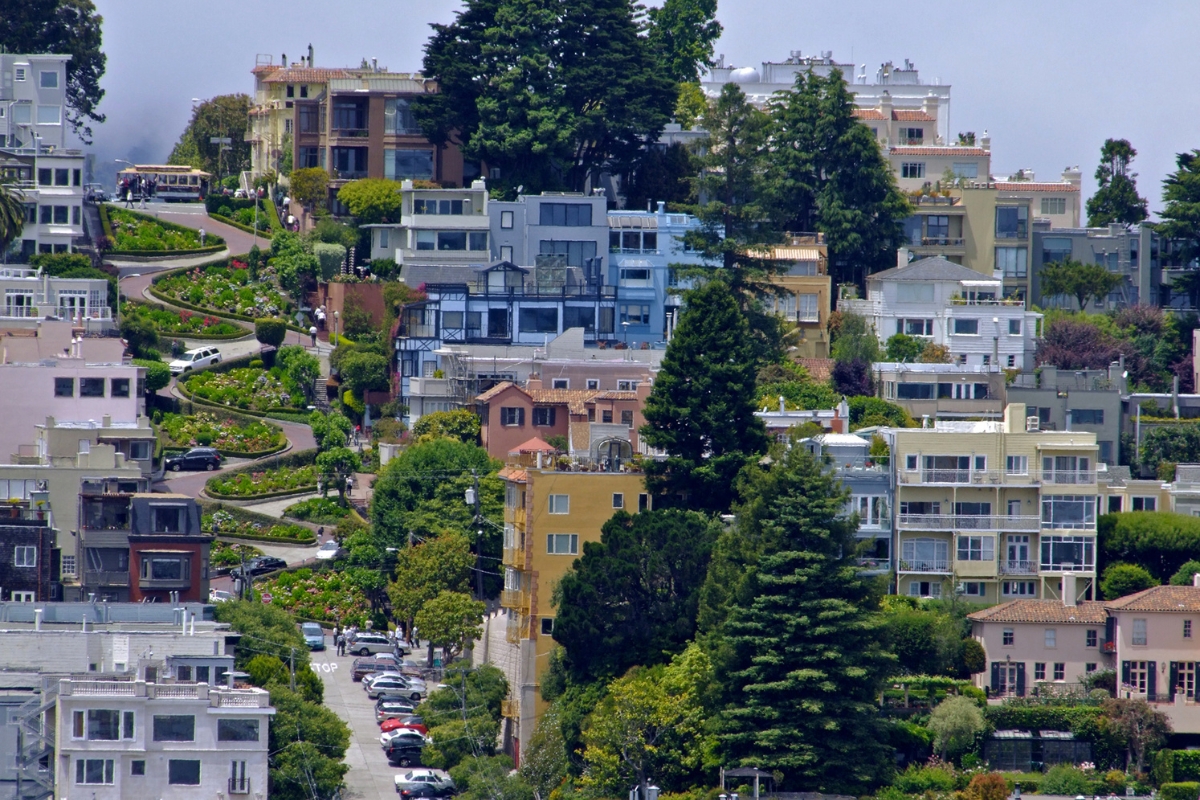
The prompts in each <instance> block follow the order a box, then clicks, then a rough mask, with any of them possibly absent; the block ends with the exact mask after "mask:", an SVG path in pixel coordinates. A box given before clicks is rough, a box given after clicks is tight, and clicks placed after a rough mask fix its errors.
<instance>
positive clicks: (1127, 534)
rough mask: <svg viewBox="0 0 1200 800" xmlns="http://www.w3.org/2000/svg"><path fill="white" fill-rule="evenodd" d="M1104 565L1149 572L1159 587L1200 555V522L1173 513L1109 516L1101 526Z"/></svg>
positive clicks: (1185, 515)
mask: <svg viewBox="0 0 1200 800" xmlns="http://www.w3.org/2000/svg"><path fill="white" fill-rule="evenodd" d="M1097 533H1098V534H1099V536H1098V539H1099V547H1100V558H1099V560H1100V563H1102V564H1113V563H1121V562H1124V563H1129V564H1136V565H1138V566H1140V567H1143V568H1144V569H1146V570H1147V571H1148V572H1149V573H1150V574H1151V575H1153V576H1154V579H1155V583H1159V582H1162V581H1164V580H1167V579H1169V578H1170V577H1171V576H1172V575H1174V574H1175V573H1176V572H1178V571H1179V570H1180V569H1181V568H1182V567H1183V565H1184V564H1186V563H1187V562H1189V561H1191V560H1192V559H1193V558H1194V557H1195V554H1196V553H1200V519H1198V518H1196V517H1191V516H1188V515H1187V514H1175V513H1172V512H1169V511H1133V512H1126V513H1123V514H1105V515H1104V516H1102V517H1100V519H1099V520H1098V523H1097Z"/></svg>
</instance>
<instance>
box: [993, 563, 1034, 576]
mask: <svg viewBox="0 0 1200 800" xmlns="http://www.w3.org/2000/svg"><path fill="white" fill-rule="evenodd" d="M1037 571H1038V570H1037V562H1036V561H1001V562H1000V574H1001V575H1037Z"/></svg>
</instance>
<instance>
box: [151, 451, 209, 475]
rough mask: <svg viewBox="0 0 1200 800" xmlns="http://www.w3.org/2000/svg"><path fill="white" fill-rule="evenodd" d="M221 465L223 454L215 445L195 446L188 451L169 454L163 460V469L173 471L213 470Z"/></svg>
mask: <svg viewBox="0 0 1200 800" xmlns="http://www.w3.org/2000/svg"><path fill="white" fill-rule="evenodd" d="M220 466H221V454H220V453H218V452H217V449H216V448H215V447H193V448H192V449H191V450H188V451H187V452H186V453H181V454H180V455H177V456H169V457H168V458H167V459H166V460H165V461H164V462H163V469H169V470H171V471H172V472H179V471H180V470H185V469H189V470H201V469H205V470H208V471H209V472H212V471H213V470H214V469H219V468H220Z"/></svg>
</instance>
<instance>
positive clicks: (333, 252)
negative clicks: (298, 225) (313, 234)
mask: <svg viewBox="0 0 1200 800" xmlns="http://www.w3.org/2000/svg"><path fill="white" fill-rule="evenodd" d="M312 252H313V255H314V256H316V257H317V262H318V263H319V264H320V265H321V267H320V273H319V274H320V276H321V280H325V281H328V280H329V279H330V278H332V277H333V276H334V275H337V274H338V272H339V271H340V270H341V268H342V264H343V263H345V261H346V247H345V245H341V244H330V243H328V242H317V241H314V242H313V243H312Z"/></svg>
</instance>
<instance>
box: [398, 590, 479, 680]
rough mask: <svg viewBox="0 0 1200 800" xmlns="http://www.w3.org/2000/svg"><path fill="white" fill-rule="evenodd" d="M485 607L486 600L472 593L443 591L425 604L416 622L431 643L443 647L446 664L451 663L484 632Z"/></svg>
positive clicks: (415, 619)
mask: <svg viewBox="0 0 1200 800" xmlns="http://www.w3.org/2000/svg"><path fill="white" fill-rule="evenodd" d="M484 610H485V609H484V605H483V602H482V601H479V600H472V599H471V595H469V594H465V593H464V592H451V591H446V590H442V591H441V592H438V594H437V596H436V597H434V598H433V599H432V600H429V601H427V602H426V603H425V604H424V605H423V606H421V610H420V611H418V612H417V615H416V616H415V617H414V618H413V622H414V623H415V624H416V626H417V630H419V631H420V632H421V636H423V637H424V638H426V639H427V640H429V644H430V645H431V646H433V647H440V648H442V663H443V664H449V663H450V661H451V660H452V659H453V658H454V657H455V656H457V655H458V654H459V653H461V652H462V651H463V648H465V647H466V646H467V642H470V641H472V640H474V639H478V638H479V637H480V636H481V635H483V612H484Z"/></svg>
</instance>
